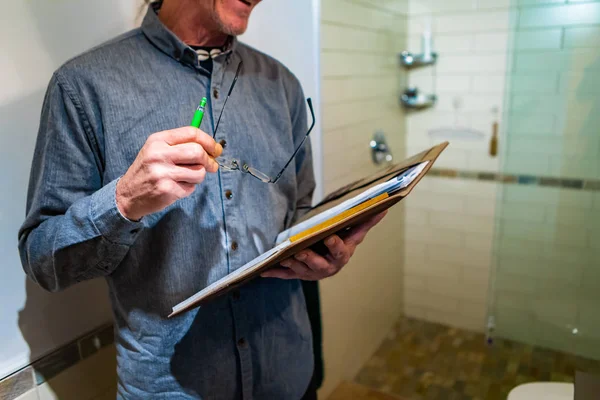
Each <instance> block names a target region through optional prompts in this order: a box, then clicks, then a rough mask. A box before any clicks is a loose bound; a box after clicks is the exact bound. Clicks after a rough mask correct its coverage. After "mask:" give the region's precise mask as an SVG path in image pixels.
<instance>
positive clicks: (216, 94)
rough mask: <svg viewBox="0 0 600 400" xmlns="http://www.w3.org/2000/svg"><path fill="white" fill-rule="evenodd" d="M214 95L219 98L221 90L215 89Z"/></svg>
mask: <svg viewBox="0 0 600 400" xmlns="http://www.w3.org/2000/svg"><path fill="white" fill-rule="evenodd" d="M213 96H214V98H215V99H218V98H219V91H218V90H217V89H213Z"/></svg>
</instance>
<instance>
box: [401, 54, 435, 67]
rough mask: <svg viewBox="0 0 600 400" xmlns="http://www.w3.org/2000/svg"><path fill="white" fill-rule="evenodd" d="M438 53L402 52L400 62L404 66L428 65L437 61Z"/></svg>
mask: <svg viewBox="0 0 600 400" xmlns="http://www.w3.org/2000/svg"><path fill="white" fill-rule="evenodd" d="M437 57H438V55H437V53H430V54H428V55H427V56H426V55H425V54H412V53H410V52H408V51H403V52H402V53H400V64H402V66H403V67H404V68H409V69H410V68H417V67H422V66H426V65H433V64H435V62H436V61H437Z"/></svg>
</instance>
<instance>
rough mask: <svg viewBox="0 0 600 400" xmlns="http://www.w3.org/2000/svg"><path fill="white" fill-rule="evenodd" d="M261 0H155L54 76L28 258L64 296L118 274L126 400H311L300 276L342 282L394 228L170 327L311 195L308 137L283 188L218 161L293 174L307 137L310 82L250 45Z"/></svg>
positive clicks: (312, 257) (267, 242) (23, 240)
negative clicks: (361, 254) (373, 242)
mask: <svg viewBox="0 0 600 400" xmlns="http://www.w3.org/2000/svg"><path fill="white" fill-rule="evenodd" d="M259 1H260V0H164V1H163V2H157V3H152V4H151V7H149V9H148V12H147V14H146V17H145V19H144V21H143V23H142V26H141V28H140V29H136V30H133V31H131V32H129V33H127V34H125V35H122V36H120V37H118V38H116V39H114V40H113V41H111V42H109V43H107V44H104V45H102V46H100V47H97V48H95V49H92V50H91V51H89V52H87V53H85V54H83V55H81V56H79V57H76V58H75V59H73V60H71V61H69V62H67V63H66V64H65V65H63V66H62V67H61V68H60V69H59V70H58V71H57V72H56V73H55V74H54V75H53V77H52V80H51V82H50V84H49V88H48V91H47V94H46V98H45V101H44V106H43V111H42V116H41V123H40V131H39V134H38V141H37V144H36V150H35V154H34V161H33V167H32V172H31V181H30V187H29V195H28V202H27V217H26V220H25V222H24V224H23V226H22V228H21V230H20V232H19V249H20V253H21V258H22V262H23V266H24V269H25V271H26V272H27V274H28V275H29V276H30V277H31V278H32V279H33V280H34V281H36V282H37V283H38V284H39V285H40V286H42V287H44V288H45V289H47V290H51V291H57V290H61V289H63V288H65V287H67V286H69V285H72V284H74V283H76V282H80V281H82V280H86V279H92V278H96V277H105V278H106V281H107V282H108V286H109V289H110V298H111V302H112V307H113V311H114V317H115V331H116V347H117V372H118V377H119V382H118V397H119V398H126V399H153V398H168V399H180V398H181V399H196V398H202V399H286V400H287V399H300V398H302V396H303V395H304V394H305V391H306V390H307V387H308V385H309V381H310V378H311V375H312V370H313V355H312V348H311V332H310V324H309V320H308V317H307V313H306V305H305V302H304V297H303V292H302V287H301V284H300V281H299V279H302V280H311V281H314V280H319V279H323V278H325V277H328V276H331V275H333V274H335V273H336V272H338V271H339V270H340V269H341V268H342V267H343V266H344V265H345V264H346V263H347V262H348V259H349V258H350V257H351V256H352V254H353V252H354V250H355V248H356V246H357V244H358V243H360V241H362V239H363V238H364V236H365V235H366V233H367V231H368V230H369V229H370V228H371V227H372V226H373V225H375V224H376V223H377V222H378V221H379V220H380V219H381V218H382V215H380V216H378V217H376V218H373V219H372V220H370V221H368V222H366V223H365V224H363V225H361V226H358V227H355V228H354V229H353V231H351V232H350V234H349V235H348V236H347V237H344V239H342V238H340V237H338V236H333V237H330V238H328V239H327V240H326V241H325V244H326V246H327V248H328V249H329V254H327V255H326V256H320V255H317V254H316V253H314V252H312V251H310V250H307V251H303V252H302V253H300V254H298V255H297V256H296V258H294V259H289V260H286V261H284V262H282V263H281V264H282V265H281V267H280V268H276V269H274V270H272V271H269V272H267V273H265V274H264V277H263V278H259V279H256V280H254V281H253V282H251V283H249V284H248V285H246V286H244V287H242V288H241V289H240V290H239V291H236V292H233V293H232V294H231V295H229V296H223V297H221V298H218V299H216V300H215V301H213V302H211V303H210V304H208V305H206V306H203V307H200V308H199V309H195V310H193V311H190V312H187V313H185V314H183V315H181V316H178V317H176V318H172V319H168V318H167V315H168V314H169V312H170V310H171V307H172V306H173V305H175V304H177V303H178V302H180V301H181V300H184V299H185V298H187V297H188V296H190V295H191V294H193V293H195V292H197V291H198V290H200V289H201V288H203V287H205V286H206V285H208V284H210V283H211V282H214V281H215V280H217V279H219V278H221V277H223V276H225V275H226V274H228V273H230V272H232V271H235V270H236V269H237V268H239V267H241V266H242V265H243V264H245V263H246V262H248V261H249V260H251V259H253V258H254V257H256V256H257V255H259V254H260V253H262V252H264V251H265V250H267V249H269V248H271V247H272V246H273V244H274V239H275V237H276V235H277V233H278V232H280V231H281V230H283V229H285V228H286V227H287V226H289V225H290V224H291V223H292V222H293V221H294V219H295V218H297V217H298V215H299V214H300V213H301V210H302V209H303V208H306V207H307V206H308V205H310V202H311V197H312V193H313V189H314V179H313V170H312V159H311V152H310V146H308V145H306V146H304V147H302V149H301V150H300V151H299V152H298V154H297V155H296V157H295V158H294V162H293V163H292V164H291V165H290V167H289V168H287V169H286V170H285V172H284V174H283V175H282V177H281V179H280V180H279V182H277V184H267V183H263V182H261V181H260V180H258V179H254V178H253V177H252V176H250V175H249V174H246V173H243V171H240V170H237V171H235V170H234V171H229V170H225V169H223V168H219V165H218V164H217V162H216V161H215V158H217V159H218V157H219V156H221V155H223V156H225V157H227V158H228V159H234V160H237V161H238V162H239V163H240V165H242V164H247V165H249V166H251V167H254V168H256V169H258V170H261V171H265V172H267V173H277V172H278V168H281V166H283V165H284V164H285V162H286V161H287V160H288V159H289V157H290V156H291V155H292V154H293V152H294V149H295V147H296V146H297V145H299V144H300V142H301V140H302V138H303V137H304V136H305V134H306V130H307V113H306V103H305V99H304V95H303V93H302V89H301V87H300V84H299V82H298V80H297V79H296V78H295V77H294V75H293V74H292V73H291V72H289V71H288V70H287V69H286V68H285V67H284V66H282V65H281V64H280V63H278V62H277V61H275V60H273V59H271V58H269V57H268V56H266V55H264V54H262V53H260V52H258V51H256V50H254V49H252V48H250V47H248V46H245V45H243V44H242V43H239V42H238V41H237V40H236V38H235V37H236V36H237V35H239V34H241V33H243V32H244V31H245V29H246V26H247V23H248V18H249V16H250V13H251V11H252V10H253V8H254V7H255V6H256V5H257V4H258V3H259ZM242 62H243V67H240V64H241V63H242ZM236 72H239V76H238V79H237V84H236V86H235V89H234V90H232V91H231V97H230V98H229V100H228V103H227V107H226V109H224V102H225V99H226V98H227V97H228V96H227V94H228V91H229V88H231V87H232V83H233V82H234V80H235V79H234V77H235V76H236ZM202 96H206V97H209V99H210V100H209V104H208V106H207V112H206V116H205V118H204V121H203V123H202V125H201V129H202V130H199V129H195V128H190V127H186V125H188V124H189V120H190V118H191V115H192V113H193V110H194V108H195V106H196V105H197V104H198V101H199V99H200V98H201V97H202ZM221 112H222V117H221V118H220V122H219V130H218V132H216V141H215V140H214V139H213V134H214V133H215V130H216V125H217V119H218V116H219V114H220V113H221ZM273 278H275V279H273ZM306 396H307V397H308V396H313V397H314V393H307V394H306Z"/></svg>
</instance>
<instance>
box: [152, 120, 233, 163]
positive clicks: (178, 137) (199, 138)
mask: <svg viewBox="0 0 600 400" xmlns="http://www.w3.org/2000/svg"><path fill="white" fill-rule="evenodd" d="M153 137H154V138H155V139H159V140H164V141H165V142H166V143H167V144H168V145H170V146H175V145H178V144H182V143H190V142H195V143H198V144H200V145H201V146H202V147H203V148H204V150H205V151H206V152H207V153H208V154H210V155H211V156H213V157H219V156H220V155H221V153H222V152H223V147H221V145H220V144H219V143H217V142H215V140H214V139H213V138H212V137H211V136H210V135H207V134H206V133H205V132H203V131H201V130H200V129H198V128H194V127H193V126H184V127H182V128H177V129H170V130H168V131H162V132H158V133H155V134H154V135H153Z"/></svg>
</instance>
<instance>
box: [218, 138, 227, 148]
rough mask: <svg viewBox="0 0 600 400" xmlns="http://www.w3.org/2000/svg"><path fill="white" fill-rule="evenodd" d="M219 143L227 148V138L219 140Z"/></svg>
mask: <svg viewBox="0 0 600 400" xmlns="http://www.w3.org/2000/svg"><path fill="white" fill-rule="evenodd" d="M219 144H220V145H221V147H222V148H225V147H227V140H225V139H221V140H220V141H219Z"/></svg>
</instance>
